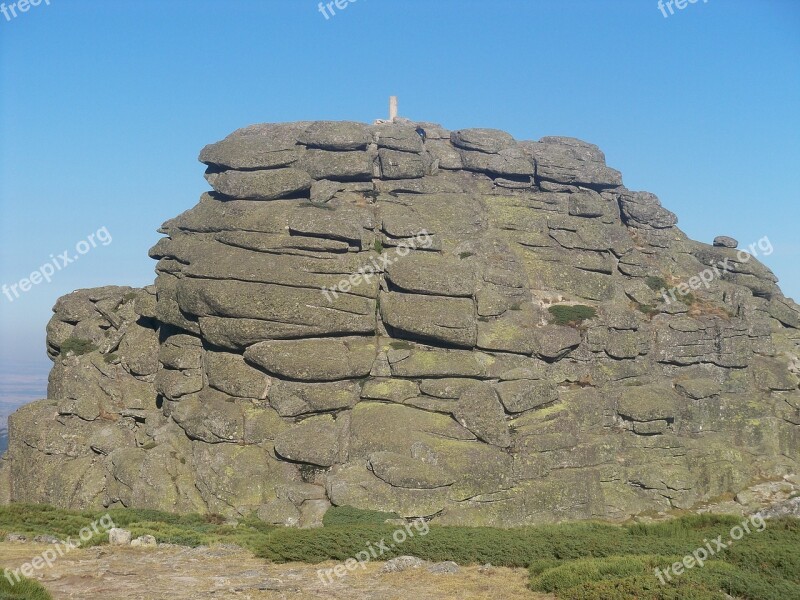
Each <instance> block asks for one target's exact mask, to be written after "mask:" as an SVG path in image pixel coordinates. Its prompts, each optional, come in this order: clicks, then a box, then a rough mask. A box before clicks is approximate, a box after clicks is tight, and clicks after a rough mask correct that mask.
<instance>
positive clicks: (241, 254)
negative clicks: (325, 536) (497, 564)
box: [0, 121, 800, 527]
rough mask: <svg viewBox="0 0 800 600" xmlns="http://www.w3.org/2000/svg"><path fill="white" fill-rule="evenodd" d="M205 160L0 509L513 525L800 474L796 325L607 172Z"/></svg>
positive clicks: (320, 155)
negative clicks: (205, 186)
mask: <svg viewBox="0 0 800 600" xmlns="http://www.w3.org/2000/svg"><path fill="white" fill-rule="evenodd" d="M417 127H422V128H423V129H424V130H425V133H426V135H425V136H424V138H423V136H421V135H420V134H419V133H418V132H417V131H416V129H417ZM201 160H202V161H203V162H204V163H205V164H206V165H207V166H208V170H207V175H206V176H207V179H208V181H209V183H210V184H211V186H212V187H213V191H211V192H209V193H206V194H204V195H203V196H202V198H201V199H200V203H199V204H198V205H197V206H195V207H194V208H192V209H190V210H188V211H187V212H185V213H183V214H182V215H180V216H178V217H176V218H174V219H172V220H170V221H168V222H167V223H165V224H164V225H163V226H162V229H161V230H160V231H161V232H162V233H163V234H164V236H165V237H164V238H163V239H162V240H161V241H160V242H158V244H156V246H155V247H154V248H153V249H152V250H151V252H150V256H151V257H152V258H154V259H155V260H157V261H158V264H157V267H156V268H157V277H156V280H155V284H154V285H153V286H150V287H147V288H144V289H132V288H118V287H108V288H100V289H93V290H82V291H78V292H75V293H73V294H70V295H68V296H65V297H64V298H62V299H60V300H59V301H58V303H57V304H56V306H55V309H54V312H55V316H54V317H53V319H52V321H51V322H50V324H49V326H48V330H47V334H48V335H47V351H48V353H49V354H50V356H51V358H52V359H53V361H54V367H53V370H52V373H51V376H50V386H49V390H48V399H46V400H42V401H39V402H36V403H33V404H31V405H28V406H25V407H24V408H22V409H20V410H19V411H18V412H17V413H16V414H14V415H13V416H12V417H11V419H10V420H9V433H10V448H9V451H8V453H7V454H6V455H5V456H4V458H3V460H2V461H0V502H8V501H16V502H41V503H49V504H54V505H57V506H63V507H70V508H99V507H114V506H129V507H140V508H154V509H161V510H167V511H198V512H212V513H220V514H224V515H227V516H232V517H233V516H236V515H247V514H251V513H256V514H258V515H259V516H260V517H261V518H262V519H264V520H265V521H268V522H271V523H276V524H284V525H296V526H302V527H311V526H316V525H319V524H320V522H321V518H322V515H323V514H324V513H325V510H326V509H327V508H328V507H329V506H330V505H331V504H336V505H345V504H346V505H352V506H355V507H359V508H364V509H375V510H384V511H393V512H397V513H399V514H401V515H402V516H404V517H429V518H434V519H435V520H436V521H437V522H439V523H443V524H471V525H519V524H527V523H538V522H549V521H558V520H566V519H588V518H604V519H625V518H628V517H630V516H632V515H636V514H639V513H642V512H645V511H653V510H656V511H663V510H667V509H670V508H691V507H692V506H693V505H695V504H697V503H700V502H704V501H707V500H709V499H711V498H713V497H715V496H720V495H721V494H723V493H737V492H740V491H741V490H743V489H744V488H746V487H747V486H748V485H749V484H750V483H751V482H752V481H754V480H757V479H759V478H769V477H777V476H782V475H784V474H786V473H789V472H796V469H797V467H798V461H799V460H800V391H798V377H797V376H798V366H799V365H800V360H799V359H798V354H800V351H799V350H798V345H799V344H800V329H799V328H800V308H799V307H798V306H797V305H796V304H795V303H794V302H793V301H791V300H790V299H787V298H785V297H784V296H783V295H782V294H781V292H780V289H779V288H778V286H777V284H776V278H775V277H774V275H773V274H772V273H771V272H770V271H769V269H767V268H766V267H765V266H764V265H762V264H761V263H759V262H758V260H757V258H756V257H754V256H750V255H749V254H747V253H746V252H742V251H737V250H735V248H733V247H732V246H733V245H732V244H730V243H725V244H721V243H720V242H719V240H718V241H717V243H716V244H715V245H709V244H703V243H699V242H694V241H692V240H690V239H688V238H687V237H686V235H684V234H683V233H682V232H681V231H680V230H679V229H678V228H677V227H676V223H677V219H676V217H675V215H674V214H673V213H671V212H670V211H669V210H667V209H666V208H664V207H663V206H662V205H661V203H660V201H659V200H658V198H656V197H655V196H654V195H652V194H649V193H646V192H634V191H630V190H628V189H626V188H625V187H623V185H622V179H621V175H620V173H619V172H617V171H615V170H613V169H611V168H609V167H607V166H606V164H605V157H604V156H603V154H602V152H601V151H600V150H599V149H598V148H597V147H596V146H593V145H591V144H587V143H585V142H582V141H579V140H575V139H571V138H562V137H547V138H543V139H542V140H540V141H538V142H518V141H516V140H514V138H512V137H511V136H510V135H509V134H507V133H504V132H500V131H496V130H491V129H466V130H461V131H454V132H449V131H447V130H445V129H443V128H442V127H440V126H438V125H434V124H430V123H411V122H405V121H396V122H393V123H381V124H378V125H373V126H369V125H365V124H361V123H339V122H315V123H290V124H266V125H254V126H251V127H247V128H245V129H242V130H239V131H236V132H234V133H233V134H231V135H230V136H228V137H227V138H225V139H224V140H222V141H221V142H218V143H216V144H213V145H210V146H208V147H206V148H205V149H204V150H203V151H202V154H201ZM723 265H724V266H723ZM709 272H710V273H712V276H711V277H710V279H709V280H708V281H706V279H701V276H700V274H701V273H705V274H707V273H709ZM680 286H684V287H685V289H686V290H691V291H690V293H682V292H679V293H677V294H676V293H672V295H671V294H670V290H672V289H673V288H677V289H681V288H680ZM667 288H669V289H667ZM576 305H577V308H576ZM571 311H572V312H571ZM573 313H574V315H577V316H572V317H571V316H570V315H571V314H573ZM565 315H566V316H565Z"/></svg>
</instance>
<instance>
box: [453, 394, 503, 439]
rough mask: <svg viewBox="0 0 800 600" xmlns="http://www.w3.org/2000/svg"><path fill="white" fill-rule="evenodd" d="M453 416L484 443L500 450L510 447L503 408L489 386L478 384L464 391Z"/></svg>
mask: <svg viewBox="0 0 800 600" xmlns="http://www.w3.org/2000/svg"><path fill="white" fill-rule="evenodd" d="M453 416H454V417H455V418H456V419H457V420H458V422H459V423H461V424H462V425H463V426H464V427H466V428H467V429H469V430H470V431H471V432H472V433H474V434H475V435H476V436H477V437H478V438H479V439H481V440H483V441H484V442H486V443H488V444H494V445H495V446H500V447H501V448H506V447H508V446H510V445H511V434H510V433H509V431H508V425H507V424H506V420H505V413H504V412H503V407H502V406H501V405H500V401H499V399H498V397H497V393H496V392H495V391H494V389H493V388H492V387H491V386H490V385H488V384H485V383H479V384H476V385H474V386H472V387H470V388H467V389H466V390H464V392H463V393H462V394H461V396H460V397H459V399H458V405H457V406H456V408H455V410H454V411H453Z"/></svg>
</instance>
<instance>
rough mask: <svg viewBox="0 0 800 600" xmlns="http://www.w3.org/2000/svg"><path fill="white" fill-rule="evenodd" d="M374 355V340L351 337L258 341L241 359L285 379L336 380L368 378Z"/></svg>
mask: <svg viewBox="0 0 800 600" xmlns="http://www.w3.org/2000/svg"><path fill="white" fill-rule="evenodd" d="M376 354H377V353H376V350H375V343H374V341H373V340H370V339H369V338H356V337H353V338H339V339H337V338H320V339H316V340H313V339H308V340H286V341H284V340H281V341H274V342H261V343H260V344H256V345H254V346H251V347H250V348H248V349H247V351H246V352H245V355H244V357H245V359H247V361H248V362H251V363H253V364H255V365H257V366H259V367H261V368H262V369H264V370H265V371H266V372H267V373H269V374H273V375H277V376H278V377H281V378H284V379H293V380H300V381H336V380H340V379H354V378H358V377H365V376H367V375H369V372H370V370H371V369H372V363H373V362H374V361H375V357H376Z"/></svg>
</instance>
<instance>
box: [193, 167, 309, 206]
mask: <svg viewBox="0 0 800 600" xmlns="http://www.w3.org/2000/svg"><path fill="white" fill-rule="evenodd" d="M206 179H208V182H209V183H210V184H211V187H213V188H214V189H215V190H216V191H218V192H219V193H220V194H223V195H225V196H228V197H230V198H245V199H250V200H276V199H278V198H286V197H289V196H294V195H301V194H302V193H303V192H306V191H307V190H310V189H311V177H309V176H308V173H306V172H305V171H301V170H299V169H293V168H285V169H271V170H269V171H224V172H222V173H209V174H207V175H206Z"/></svg>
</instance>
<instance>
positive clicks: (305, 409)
mask: <svg viewBox="0 0 800 600" xmlns="http://www.w3.org/2000/svg"><path fill="white" fill-rule="evenodd" d="M360 391H361V390H360V389H359V386H358V384H356V383H353V382H349V381H346V382H333V383H296V382H291V381H276V382H275V383H274V385H273V386H272V387H270V390H269V402H270V404H271V405H272V407H273V408H274V409H275V410H277V411H278V414H279V415H281V416H282V417H297V416H300V415H305V414H310V413H320V412H328V411H333V410H339V409H343V408H352V407H353V406H355V404H356V403H357V402H358V399H359V392H360Z"/></svg>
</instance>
